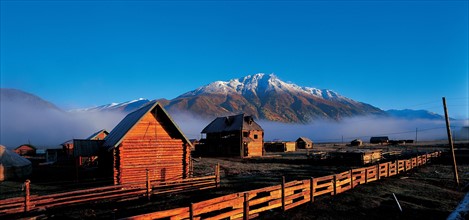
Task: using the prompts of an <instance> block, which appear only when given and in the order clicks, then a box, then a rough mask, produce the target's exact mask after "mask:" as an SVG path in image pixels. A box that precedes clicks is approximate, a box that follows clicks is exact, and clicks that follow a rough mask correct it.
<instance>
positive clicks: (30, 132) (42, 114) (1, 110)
mask: <svg viewBox="0 0 469 220" xmlns="http://www.w3.org/2000/svg"><path fill="white" fill-rule="evenodd" d="M0 114H1V117H0V118H1V122H0V144H1V145H4V146H6V147H7V148H10V149H11V148H16V147H18V146H19V145H21V144H28V143H29V144H32V145H34V146H36V147H39V148H45V147H48V148H50V147H58V146H59V145H60V144H62V143H63V142H65V141H68V140H70V139H74V138H75V139H84V138H87V137H89V136H90V135H91V134H93V133H94V132H96V131H99V130H101V129H106V130H108V131H110V130H111V129H113V128H114V126H115V125H117V123H119V121H120V120H121V119H122V118H123V117H124V116H125V115H124V114H119V113H111V112H106V113H103V112H64V111H59V110H56V109H44V108H43V109H33V108H31V106H28V105H21V104H18V103H14V102H2V103H1V106H0Z"/></svg>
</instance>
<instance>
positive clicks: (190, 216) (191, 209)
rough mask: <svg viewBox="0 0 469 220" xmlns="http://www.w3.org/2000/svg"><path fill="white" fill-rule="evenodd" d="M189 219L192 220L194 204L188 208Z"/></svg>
mask: <svg viewBox="0 0 469 220" xmlns="http://www.w3.org/2000/svg"><path fill="white" fill-rule="evenodd" d="M189 219H190V220H194V203H192V202H191V205H190V206H189Z"/></svg>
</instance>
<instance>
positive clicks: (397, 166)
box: [394, 160, 399, 175]
mask: <svg viewBox="0 0 469 220" xmlns="http://www.w3.org/2000/svg"><path fill="white" fill-rule="evenodd" d="M394 163H396V175H397V174H399V160H396V161H394Z"/></svg>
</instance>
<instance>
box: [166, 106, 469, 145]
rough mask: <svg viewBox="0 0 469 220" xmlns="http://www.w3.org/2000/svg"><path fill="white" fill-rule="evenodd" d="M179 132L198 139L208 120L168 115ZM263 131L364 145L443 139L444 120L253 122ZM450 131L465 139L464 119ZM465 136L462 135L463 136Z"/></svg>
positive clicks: (272, 135) (283, 137)
mask: <svg viewBox="0 0 469 220" xmlns="http://www.w3.org/2000/svg"><path fill="white" fill-rule="evenodd" d="M170 114H171V117H172V118H173V119H174V121H175V122H176V123H177V124H178V126H179V127H180V128H181V130H182V131H183V132H184V134H185V135H186V136H187V138H189V139H200V132H201V131H202V129H204V128H205V126H207V125H208V124H209V123H210V122H211V121H212V120H214V119H215V117H214V118H213V119H203V118H200V117H198V116H196V115H193V114H190V113H181V112H179V113H173V112H172V113H170ZM256 122H257V123H258V124H259V125H260V126H262V128H263V129H264V133H265V136H264V140H265V141H272V140H283V141H295V140H296V139H298V137H308V138H310V139H311V140H313V141H314V142H342V141H344V143H346V142H350V141H352V140H353V139H357V138H358V139H361V140H363V141H365V142H368V141H369V140H370V137H372V136H388V137H389V138H390V139H392V140H415V138H416V135H417V141H427V140H445V139H447V135H446V123H445V121H444V120H428V119H415V120H410V119H396V118H387V117H353V118H346V119H343V120H341V121H329V120H316V121H314V122H312V123H309V124H287V123H279V122H271V121H265V120H257V121H256ZM450 123H451V129H452V132H453V138H454V139H461V138H463V139H465V140H467V139H468V137H467V134H465V133H467V129H466V131H465V132H464V133H463V129H462V128H463V126H468V125H469V121H468V120H452V121H451V122H450ZM463 135H465V136H463Z"/></svg>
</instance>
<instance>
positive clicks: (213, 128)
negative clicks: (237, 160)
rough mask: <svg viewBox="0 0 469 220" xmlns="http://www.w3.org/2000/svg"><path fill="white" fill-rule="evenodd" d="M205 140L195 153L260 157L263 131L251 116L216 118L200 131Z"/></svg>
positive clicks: (262, 148)
mask: <svg viewBox="0 0 469 220" xmlns="http://www.w3.org/2000/svg"><path fill="white" fill-rule="evenodd" d="M204 135H205V139H202V140H201V141H200V142H201V143H202V144H199V145H197V146H198V149H196V151H197V152H198V153H199V154H202V155H209V156H238V157H253V156H262V155H263V153H264V130H263V129H262V127H261V126H260V125H259V124H257V123H256V122H255V121H254V119H253V117H252V116H245V115H244V114H239V115H234V116H227V117H218V118H216V119H215V120H213V121H212V122H211V123H210V124H209V125H207V126H206V127H205V128H204V129H203V130H202V136H204Z"/></svg>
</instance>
